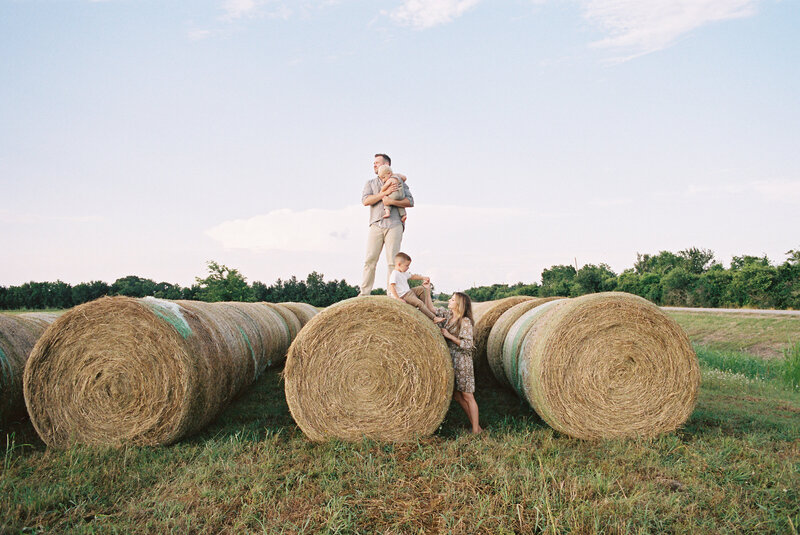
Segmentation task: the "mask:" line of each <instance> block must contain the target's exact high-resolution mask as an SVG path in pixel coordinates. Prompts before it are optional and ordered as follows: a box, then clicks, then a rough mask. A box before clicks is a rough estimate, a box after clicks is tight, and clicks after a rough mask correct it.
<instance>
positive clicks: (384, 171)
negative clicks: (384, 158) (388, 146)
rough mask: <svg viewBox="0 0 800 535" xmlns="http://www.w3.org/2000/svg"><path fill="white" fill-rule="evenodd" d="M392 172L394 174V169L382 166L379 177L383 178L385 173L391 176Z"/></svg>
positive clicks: (379, 168)
mask: <svg viewBox="0 0 800 535" xmlns="http://www.w3.org/2000/svg"><path fill="white" fill-rule="evenodd" d="M392 172H393V171H392V168H391V167H389V166H388V165H382V166H380V167H378V176H381V175H383V174H385V173H389V175H391V174H392Z"/></svg>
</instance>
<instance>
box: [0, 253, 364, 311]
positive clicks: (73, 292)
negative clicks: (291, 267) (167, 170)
mask: <svg viewBox="0 0 800 535" xmlns="http://www.w3.org/2000/svg"><path fill="white" fill-rule="evenodd" d="M195 281H196V282H195V284H193V285H191V286H189V287H181V286H180V285H178V284H170V283H168V282H155V281H153V280H151V279H146V278H142V277H137V276H136V275H129V276H127V277H122V278H120V279H117V280H116V281H114V282H113V283H112V284H108V283H106V282H103V281H91V282H82V283H80V284H76V285H74V286H73V285H70V284H68V283H66V282H62V281H60V280H59V281H56V282H26V283H25V284H22V285H20V286H10V287H5V286H0V310H15V309H28V310H37V309H38V310H41V309H48V308H71V307H73V306H76V305H80V304H82V303H86V302H88V301H93V300H94V299H97V298H99V297H103V296H106V295H110V296H114V295H125V296H129V297H148V296H152V297H158V298H161V299H188V300H194V301H209V302H212V301H250V302H259V301H267V302H271V303H280V302H286V301H296V302H303V303H310V304H312V305H314V306H318V307H326V306H328V305H332V304H333V303H336V302H338V301H341V300H343V299H348V298H350V297H355V296H356V295H358V288H357V287H356V286H350V285H349V284H347V282H346V281H344V280H341V281H339V280H332V281H327V282H326V281H325V280H324V276H323V275H322V274H321V273H317V272H316V271H314V272H312V273H310V274H309V275H308V276H307V277H306V279H305V280H298V279H297V278H296V277H294V276H293V277H291V278H290V279H288V280H281V279H278V280H277V281H275V283H274V284H271V285H269V286H268V285H266V284H264V283H263V282H260V281H256V282H253V283H252V284H248V283H247V280H246V279H245V277H243V276H242V274H241V273H240V272H239V271H238V270H236V269H232V268H229V267H227V266H225V265H222V264H218V263H217V262H214V261H211V262H209V263H208V275H207V276H206V277H203V278H201V277H195Z"/></svg>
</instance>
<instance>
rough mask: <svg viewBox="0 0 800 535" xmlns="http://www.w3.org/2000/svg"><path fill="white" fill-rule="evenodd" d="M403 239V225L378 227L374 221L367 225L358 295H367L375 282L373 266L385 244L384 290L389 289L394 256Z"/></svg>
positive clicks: (376, 262)
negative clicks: (387, 269)
mask: <svg viewBox="0 0 800 535" xmlns="http://www.w3.org/2000/svg"><path fill="white" fill-rule="evenodd" d="M402 241H403V225H395V226H393V227H392V228H380V227H379V226H378V225H377V224H376V223H373V224H372V225H370V226H369V233H368V234H367V259H366V260H364V274H363V276H362V278H361V292H360V293H359V294H358V295H369V294H370V292H372V285H373V284H375V266H376V265H377V264H378V257H379V256H380V255H381V249H383V246H384V244H385V245H386V263H387V264H388V267H389V271H388V272H387V273H386V290H387V292H388V290H389V275H391V274H392V271H394V257H395V255H397V253H398V252H399V251H400V243H401V242H402Z"/></svg>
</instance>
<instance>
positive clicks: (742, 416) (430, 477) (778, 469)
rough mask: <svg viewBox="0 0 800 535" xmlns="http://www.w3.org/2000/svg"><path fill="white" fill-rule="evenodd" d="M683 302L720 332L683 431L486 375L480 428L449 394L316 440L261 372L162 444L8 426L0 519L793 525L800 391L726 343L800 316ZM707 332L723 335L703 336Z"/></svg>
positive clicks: (459, 528)
mask: <svg viewBox="0 0 800 535" xmlns="http://www.w3.org/2000/svg"><path fill="white" fill-rule="evenodd" d="M689 315H690V316H691V317H680V316H678V317H676V319H677V320H678V321H679V323H681V325H683V327H684V328H685V329H687V331H689V332H690V336H692V337H693V339H694V341H695V342H699V341H700V340H701V339H702V340H707V341H710V342H713V343H715V344H722V345H720V346H718V349H713V348H709V347H708V346H711V344H710V343H707V344H706V346H697V348H698V357H699V359H700V362H701V367H702V374H703V383H702V387H701V392H700V399H699V402H698V406H697V408H696V410H695V411H694V413H693V414H692V416H691V418H690V419H689V421H688V422H687V424H686V425H685V426H684V427H683V428H682V429H681V430H679V431H678V432H675V433H669V434H667V435H664V436H661V437H658V438H655V439H647V440H612V441H602V442H585V441H578V440H574V439H570V438H568V437H565V436H562V435H559V434H558V433H556V432H554V431H553V430H552V429H550V428H549V427H548V426H547V425H546V424H544V423H543V422H542V421H541V420H539V418H538V417H537V416H536V414H535V413H534V412H533V411H532V410H531V409H530V408H529V407H528V406H527V405H526V404H525V403H523V402H521V401H520V400H519V399H518V398H517V397H516V395H515V394H513V393H511V392H510V391H508V390H505V389H502V388H500V387H495V388H488V389H484V390H482V391H479V392H478V393H476V398H477V399H478V403H479V404H480V408H481V419H482V423H483V424H484V425H486V426H487V433H485V434H484V435H483V436H480V437H473V436H471V435H469V434H467V432H466V431H467V420H466V418H465V417H464V416H463V414H462V413H461V410H460V409H458V408H452V409H451V410H450V412H449V413H448V414H447V417H446V419H445V421H444V422H443V424H442V426H441V429H440V430H439V432H438V433H437V434H436V435H435V436H433V437H429V438H426V439H422V440H419V441H418V442H414V443H412V444H406V445H386V444H378V443H374V442H370V441H364V442H361V443H357V444H348V443H342V442H338V441H331V442H327V443H324V444H313V443H310V442H309V441H308V440H306V439H305V437H304V436H303V435H302V433H301V432H300V431H299V429H298V428H297V427H296V425H295V424H294V422H293V420H292V418H291V416H290V414H289V412H288V408H287V406H286V402H285V399H284V395H283V384H282V382H281V379H280V373H279V371H278V370H271V371H268V372H267V373H266V374H265V376H264V377H262V378H261V379H260V380H259V381H258V382H257V383H256V384H255V385H254V387H253V388H252V389H250V390H249V391H247V392H246V393H245V394H243V395H242V396H241V397H240V398H239V399H238V400H236V401H235V402H234V403H233V404H232V405H231V406H230V407H229V408H228V409H227V410H226V411H225V412H224V413H223V414H222V415H221V416H220V418H218V419H217V420H216V422H215V423H213V424H212V425H211V426H209V427H208V428H207V429H205V430H204V431H203V432H202V433H200V434H198V435H196V436H194V437H191V438H190V439H188V440H186V441H184V442H181V443H179V444H176V445H174V446H171V447H166V448H139V447H129V448H125V449H123V450H119V451H117V450H110V449H102V448H88V447H75V448H72V449H70V450H67V451H53V450H49V451H48V450H47V449H46V448H45V447H44V445H43V444H42V443H41V441H40V440H39V439H38V438H37V437H36V435H35V433H34V432H33V429H32V427H31V425H30V424H29V423H21V424H18V425H16V426H14V427H13V428H12V429H11V430H10V431H11V433H10V434H8V435H3V434H0V439H2V438H5V440H4V444H3V445H4V446H5V448H4V459H3V467H2V473H0V533H5V532H18V531H21V530H23V529H25V532H26V533H37V532H65V533H91V532H102V533H114V532H119V533H151V532H167V531H174V532H180V533H184V532H207V533H217V532H248V531H255V532H267V533H281V532H283V533H297V532H301V533H318V532H323V533H353V532H361V533H373V532H376V531H377V532H387V531H388V532H395V533H436V532H453V533H514V532H517V533H594V532H600V531H602V532H605V533H631V532H633V533H670V532H672V533H685V532H691V533H720V532H722V533H797V530H798V526H800V506H799V505H798V503H800V475H798V466H800V390H797V389H792V388H791V387H789V386H787V385H786V383H785V382H784V381H782V380H781V378H780V377H779V376H778V375H777V371H776V370H777V368H776V367H775V366H776V365H777V364H779V362H778V360H777V359H773V360H764V359H763V358H760V357H757V356H753V355H749V354H746V353H741V352H732V351H731V348H733V347H744V345H743V342H745V343H746V342H747V340H748V338H747V336H751V334H746V333H754V334H758V333H762V332H764V331H768V332H770V333H772V334H773V335H774V337H773V338H769V337H762V338H759V342H758V343H760V344H766V345H770V344H780V343H782V341H781V340H782V337H783V336H784V335H785V334H786V333H790V334H791V333H794V332H796V331H794V330H793V329H794V327H791V325H796V324H790V327H786V326H784V327H780V328H779V327H775V326H774V325H773V324H771V323H769V322H766V323H762V322H761V319H760V318H757V319H756V321H753V322H744V323H737V325H739V326H740V328H741V329H740V330H737V329H735V328H732V327H731V326H730V325H728V324H727V323H726V324H719V325H720V327H718V328H717V327H709V326H708V325H707V324H706V322H712V324H713V322H714V321H718V320H716V319H707V318H703V317H701V316H698V317H695V313H690V314H689ZM730 319H731V320H733V321H739V318H730ZM769 319H770V320H773V319H775V318H769ZM773 327H774V328H773ZM713 332H724V333H727V335H726V336H727V339H726V338H723V337H718V338H717V339H709V338H708V337H706V338H701V337H702V336H706V334H707V333H713ZM692 333H694V334H692ZM704 333H706V334H704ZM726 343H727V344H732V345H727V346H726V345H724V344H726ZM775 347H777V345H775ZM732 363H733V364H732ZM26 528H27V529H26Z"/></svg>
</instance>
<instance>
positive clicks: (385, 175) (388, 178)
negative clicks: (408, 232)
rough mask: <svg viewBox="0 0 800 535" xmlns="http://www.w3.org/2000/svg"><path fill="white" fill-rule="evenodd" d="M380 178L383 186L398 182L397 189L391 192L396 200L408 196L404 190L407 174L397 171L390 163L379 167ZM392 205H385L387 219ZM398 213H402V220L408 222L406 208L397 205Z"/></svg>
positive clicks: (384, 215)
mask: <svg viewBox="0 0 800 535" xmlns="http://www.w3.org/2000/svg"><path fill="white" fill-rule="evenodd" d="M378 178H380V179H381V181H383V187H387V186H391V185H392V184H397V191H395V192H393V193H390V194H389V198H390V199H394V200H395V201H400V200H402V199H405V198H406V194H405V192H404V191H403V182H405V181H406V176H405V175H401V174H400V173H395V172H393V171H392V168H391V167H389V166H388V165H382V166H380V167H379V168H378ZM391 211H392V207H391V206H384V207H383V218H384V219H386V218H387V217H389V216H390V215H391ZM397 213H398V214H400V221H402V222H403V223H405V222H406V219H407V218H408V216H407V215H406V209H405V208H403V207H400V206H398V207H397Z"/></svg>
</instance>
